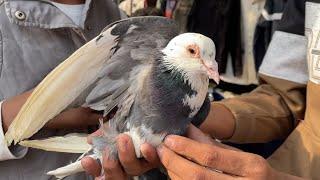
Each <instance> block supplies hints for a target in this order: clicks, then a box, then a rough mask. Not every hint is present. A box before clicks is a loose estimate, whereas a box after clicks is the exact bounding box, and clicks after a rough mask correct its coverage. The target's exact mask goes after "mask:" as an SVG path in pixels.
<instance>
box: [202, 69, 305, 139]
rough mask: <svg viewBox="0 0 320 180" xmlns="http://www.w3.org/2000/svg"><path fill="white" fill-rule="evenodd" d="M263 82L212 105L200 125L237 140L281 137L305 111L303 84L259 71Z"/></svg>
mask: <svg viewBox="0 0 320 180" xmlns="http://www.w3.org/2000/svg"><path fill="white" fill-rule="evenodd" d="M260 79H261V82H262V84H261V85H260V86H259V87H258V88H257V89H255V90H254V91H253V92H251V93H248V94H244V95H242V96H238V97H235V98H231V99H226V100H224V101H221V102H214V103H212V104H211V111H210V113H209V115H208V117H207V119H206V120H205V122H204V123H203V124H202V125H201V126H200V129H201V130H203V131H204V132H206V133H208V134H210V135H212V136H213V137H216V138H218V139H223V140H229V141H233V142H237V143H255V142H268V141H272V140H275V139H283V138H285V137H287V136H288V134H289V133H290V132H291V131H292V130H293V129H294V127H295V126H296V125H297V123H298V121H299V120H300V119H303V115H304V110H305V88H306V85H305V84H301V83H296V82H293V81H288V80H284V79H279V78H274V77H270V76H266V75H262V74H260Z"/></svg>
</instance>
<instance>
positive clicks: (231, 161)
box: [165, 135, 264, 176]
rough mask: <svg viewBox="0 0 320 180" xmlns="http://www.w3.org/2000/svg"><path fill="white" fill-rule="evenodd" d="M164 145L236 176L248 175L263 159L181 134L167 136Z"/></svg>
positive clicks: (204, 164) (198, 161)
mask: <svg viewBox="0 0 320 180" xmlns="http://www.w3.org/2000/svg"><path fill="white" fill-rule="evenodd" d="M165 145H166V146H168V147H169V148H170V149H171V150H173V151H174V152H176V153H178V154H180V155H182V156H185V157H187V158H189V159H191V160H192V161H194V162H196V163H198V164H200V165H203V166H206V167H210V168H214V169H217V170H220V171H223V172H226V173H228V174H232V175H237V176H246V175H250V174H251V169H252V168H255V165H256V163H258V164H262V161H263V160H264V159H263V158H259V157H260V156H257V155H253V154H249V153H245V152H241V151H233V150H229V149H224V148H221V147H218V146H215V145H209V144H203V143H199V142H196V141H194V140H191V139H188V138H185V137H182V136H175V135H170V136H168V137H167V138H166V139H165Z"/></svg>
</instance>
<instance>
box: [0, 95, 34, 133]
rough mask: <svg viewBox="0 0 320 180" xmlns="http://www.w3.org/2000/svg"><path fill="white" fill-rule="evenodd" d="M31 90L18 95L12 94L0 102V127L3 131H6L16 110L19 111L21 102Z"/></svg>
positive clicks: (22, 102) (24, 100)
mask: <svg viewBox="0 0 320 180" xmlns="http://www.w3.org/2000/svg"><path fill="white" fill-rule="evenodd" d="M31 93H32V91H27V92H25V93H23V94H20V95H18V96H14V97H12V98H10V99H8V100H5V101H3V103H2V107H1V108H2V110H1V112H2V113H1V115H2V128H3V132H4V133H5V132H7V130H8V128H9V126H10V124H11V122H12V121H13V120H14V118H15V117H16V115H17V114H18V112H19V111H20V109H21V107H22V106H23V104H24V103H25V102H26V101H27V99H28V97H29V95H30V94H31Z"/></svg>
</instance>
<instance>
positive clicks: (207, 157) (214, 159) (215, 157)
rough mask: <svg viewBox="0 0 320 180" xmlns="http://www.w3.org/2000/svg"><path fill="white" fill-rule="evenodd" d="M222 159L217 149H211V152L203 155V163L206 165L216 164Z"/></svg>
mask: <svg viewBox="0 0 320 180" xmlns="http://www.w3.org/2000/svg"><path fill="white" fill-rule="evenodd" d="M220 160H221V156H220V154H219V153H218V152H216V151H211V152H207V153H204V155H203V160H202V161H203V165H205V166H209V167H212V166H216V165H217V164H218V163H219V162H220Z"/></svg>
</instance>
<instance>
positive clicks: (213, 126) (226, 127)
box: [200, 103, 236, 140]
mask: <svg viewBox="0 0 320 180" xmlns="http://www.w3.org/2000/svg"><path fill="white" fill-rule="evenodd" d="M235 121H236V120H235V118H234V116H233V114H232V112H231V111H230V110H229V109H228V108H227V107H226V106H224V105H223V104H220V103H211V108H210V112H209V114H208V117H207V118H206V120H205V121H204V122H203V123H202V124H201V126H200V129H201V130H202V131H203V132H205V133H207V134H210V135H211V136H213V137H215V138H217V139H220V140H224V139H229V138H231V137H232V135H233V134H234V131H235V124H236V122H235Z"/></svg>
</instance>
